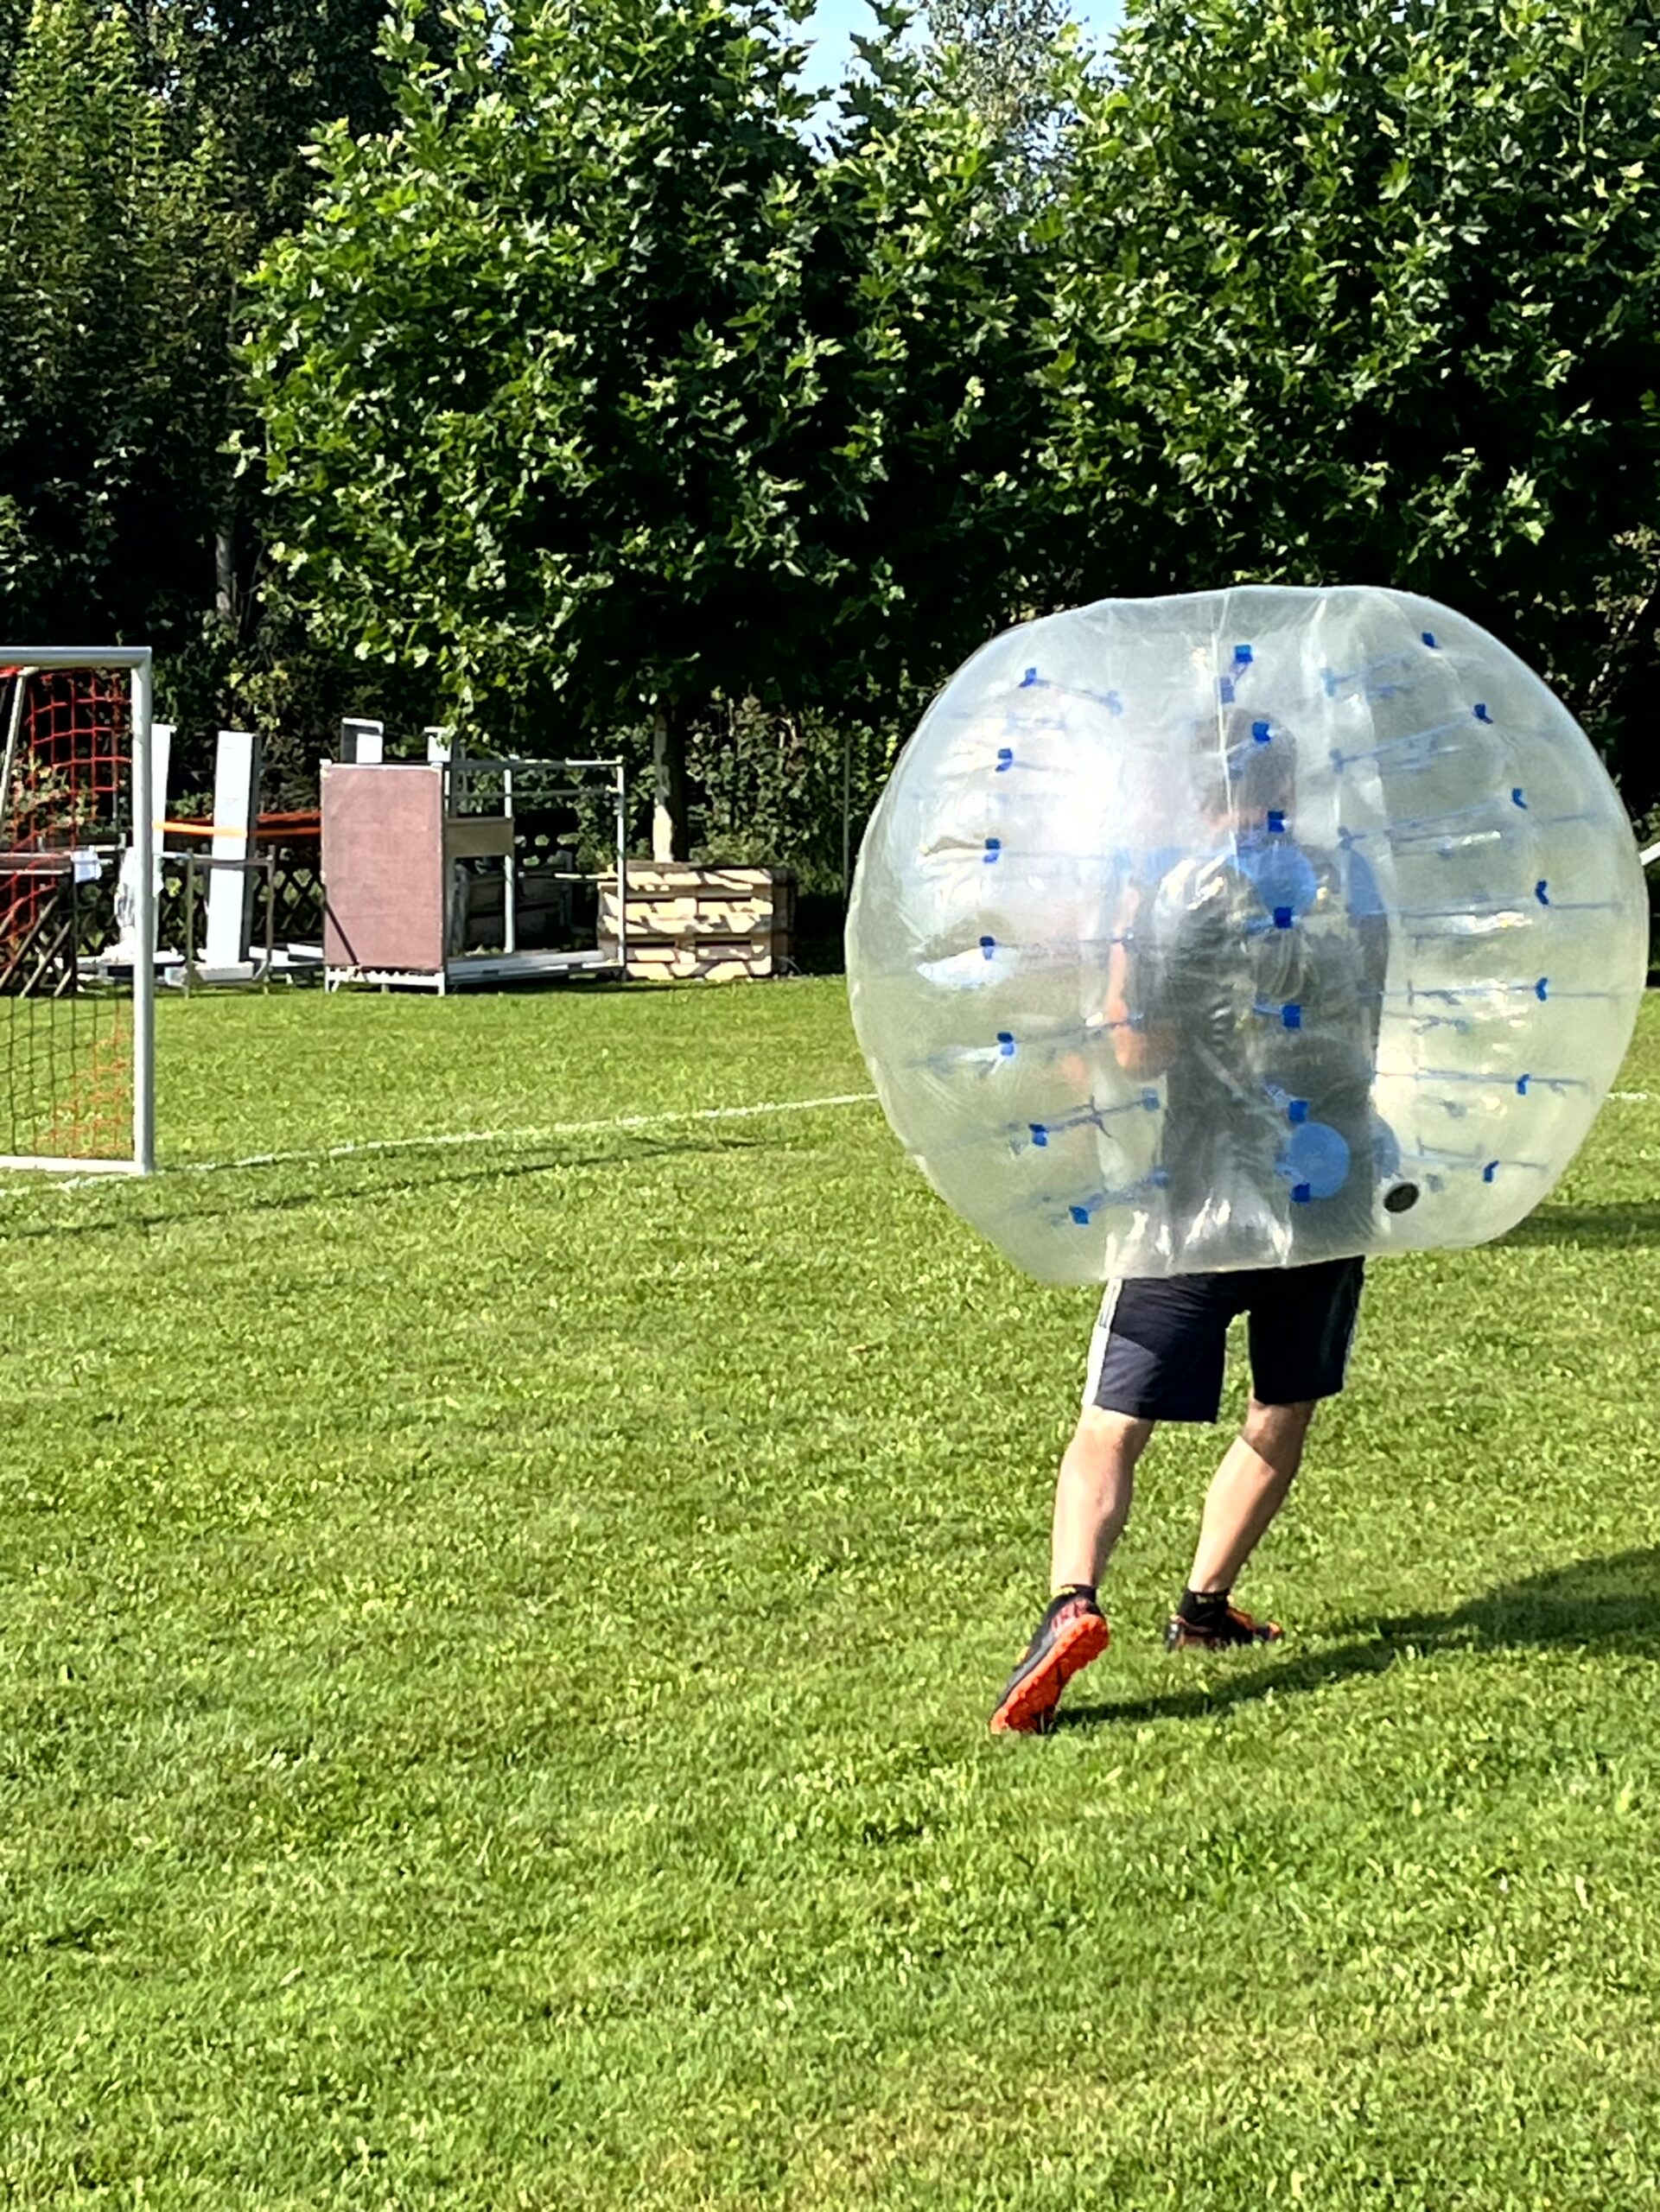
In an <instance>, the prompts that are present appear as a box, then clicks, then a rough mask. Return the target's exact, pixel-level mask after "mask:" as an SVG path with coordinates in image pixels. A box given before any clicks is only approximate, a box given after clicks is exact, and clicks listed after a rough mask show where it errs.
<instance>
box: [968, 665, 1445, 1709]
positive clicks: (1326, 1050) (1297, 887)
mask: <svg viewBox="0 0 1660 2212" xmlns="http://www.w3.org/2000/svg"><path fill="white" fill-rule="evenodd" d="M1296 762H1297V748H1296V743H1295V738H1294V733H1293V732H1291V731H1290V730H1289V729H1288V728H1285V727H1283V726H1282V725H1281V724H1279V723H1277V722H1275V721H1272V720H1267V719H1263V718H1262V717H1253V716H1252V715H1250V714H1247V713H1245V712H1243V711H1242V710H1240V709H1237V708H1231V709H1224V710H1223V711H1222V713H1221V715H1220V716H1219V718H1211V719H1207V720H1206V721H1205V722H1204V723H1203V724H1202V725H1200V726H1199V727H1198V728H1195V730H1194V732H1193V743H1192V746H1191V748H1190V762H1189V765H1190V769H1191V772H1192V775H1193V779H1194V780H1195V783H1196V785H1197V790H1196V794H1195V796H1196V799H1197V813H1198V817H1199V821H1200V823H1201V824H1202V825H1203V829H1202V834H1201V837H1200V838H1199V840H1198V841H1197V842H1196V843H1195V845H1194V846H1193V848H1190V849H1188V850H1187V851H1186V852H1185V853H1182V854H1179V855H1177V854H1171V853H1166V854H1164V855H1157V856H1155V857H1154V858H1153V859H1152V860H1151V861H1149V863H1148V868H1147V869H1146V871H1145V876H1144V880H1142V882H1140V883H1138V884H1136V885H1135V886H1133V887H1132V888H1131V890H1130V892H1129V896H1128V899H1127V900H1126V902H1125V906H1124V909H1123V913H1122V914H1121V917H1120V924H1119V926H1118V928H1117V929H1116V931H1115V932H1114V938H1115V942H1114V944H1113V945H1112V948H1111V950H1110V957H1109V963H1108V971H1107V992H1106V1002H1105V1004H1104V1006H1103V1020H1104V1022H1105V1024H1106V1026H1107V1027H1108V1029H1109V1031H1110V1034H1111V1036H1112V1039H1113V1040H1114V1050H1115V1052H1116V1058H1117V1059H1118V1061H1119V1064H1120V1065H1121V1066H1122V1067H1123V1070H1124V1071H1125V1072H1126V1074H1128V1075H1130V1076H1132V1077H1137V1078H1144V1079H1149V1080H1150V1079H1153V1078H1161V1080H1162V1083H1163V1086H1164V1116H1163V1137H1162V1145H1161V1154H1160V1160H1159V1173H1158V1174H1157V1175H1156V1177H1155V1178H1154V1183H1155V1185H1157V1186H1159V1187H1158V1192H1157V1195H1158V1199H1159V1202H1160V1203H1161V1205H1162V1207H1163V1210H1164V1223H1165V1232H1166V1236H1167V1239H1168V1241H1169V1244H1170V1248H1171V1249H1173V1250H1175V1251H1179V1252H1180V1255H1181V1256H1182V1258H1183V1260H1184V1261H1185V1262H1192V1263H1193V1271H1191V1272H1187V1273H1184V1274H1175V1275H1170V1276H1164V1277H1127V1278H1124V1279H1122V1280H1120V1281H1113V1282H1110V1283H1108V1285H1107V1286H1106V1290H1105V1294H1104V1296H1103V1300H1102V1304H1101V1311H1100V1315H1099V1318H1098V1319H1097V1323H1096V1326H1095V1331H1094V1334H1093V1337H1092V1339H1091V1351H1090V1361H1089V1371H1088V1380H1087V1383H1086V1386H1085V1390H1084V1406H1083V1409H1082V1412H1081V1413H1080V1415H1079V1418H1078V1426H1077V1428H1076V1430H1075V1432H1074V1434H1073V1436H1072V1441H1071V1443H1070V1444H1069V1446H1067V1449H1066V1452H1065V1456H1064V1457H1063V1459H1062V1461H1061V1465H1060V1472H1059V1479H1058V1482H1057V1484H1056V1491H1055V1507H1054V1521H1053V1550H1052V1559H1051V1566H1052V1580H1051V1588H1052V1592H1053V1594H1052V1598H1051V1601H1050V1604H1049V1606H1048V1608H1047V1610H1046V1611H1045V1613H1044V1615H1043V1617H1042V1618H1041V1619H1040V1622H1039V1624H1038V1627H1037V1629H1036V1630H1035V1632H1034V1635H1033V1637H1032V1638H1031V1640H1030V1642H1029V1643H1028V1644H1027V1649H1026V1650H1025V1652H1024V1653H1023V1654H1022V1656H1021V1660H1020V1662H1019V1663H1018V1665H1017V1666H1016V1667H1015V1669H1014V1673H1013V1674H1012V1675H1011V1676H1010V1677H1009V1680H1008V1683H1007V1684H1006V1685H1005V1687H1004V1688H1003V1691H1002V1695H1001V1696H1000V1697H999V1699H998V1700H997V1704H996V1706H995V1709H994V1711H993V1713H992V1716H991V1726H992V1729H993V1731H994V1732H1004V1731H1013V1732H1023V1733H1040V1732H1044V1731H1045V1730H1046V1729H1047V1728H1048V1727H1049V1726H1050V1725H1051V1724H1052V1722H1053V1717H1054V1713H1055V1710H1056V1707H1058V1705H1059V1700H1060V1696H1061V1693H1062V1691H1063V1689H1064V1688H1065V1684H1066V1683H1067V1681H1069V1680H1070V1679H1071V1678H1072V1675H1075V1674H1076V1673H1077V1672H1078V1669H1080V1668H1082V1667H1084V1666H1086V1665H1088V1663H1089V1662H1091V1660H1092V1659H1094V1658H1096V1657H1097V1656H1099V1655H1100V1654H1101V1653H1102V1652H1103V1651H1104V1650H1105V1649H1106V1648H1107V1644H1108V1642H1109V1630H1108V1624H1107V1621H1106V1618H1105V1616H1104V1614H1103V1611H1102V1610H1101V1606H1100V1604H1099V1601H1098V1599H1097V1585H1098V1583H1099V1580H1100V1578H1101V1575H1102V1573H1103V1571H1104V1569H1105V1567H1106V1564H1107V1561H1108V1560H1109V1559H1110V1556H1111V1554H1112V1550H1113V1548H1114V1546H1115V1545H1116V1542H1117V1540H1118V1537H1119V1535H1121V1533H1122V1531H1123V1527H1124V1523H1125V1521H1126V1520H1127V1518H1128V1516H1129V1506H1130V1497H1131V1491H1132V1486H1133V1482H1134V1477H1135V1466H1136V1463H1137V1461H1138V1460H1139V1459H1140V1458H1141V1455H1142V1452H1143V1451H1145V1449H1146V1448H1147V1445H1148V1440H1149V1439H1150V1438H1151V1436H1152V1434H1153V1431H1154V1426H1155V1425H1156V1424H1157V1423H1158V1422H1159V1421H1205V1422H1213V1421H1215V1420H1216V1419H1217V1417H1218V1412H1219V1409H1220V1404H1221V1393H1222V1383H1223V1370H1224V1353H1225V1344H1226V1337H1227V1332H1228V1327H1229V1324H1230V1323H1231V1321H1232V1319H1234V1318H1235V1316H1236V1315H1238V1314H1242V1313H1243V1315H1245V1316H1246V1318H1247V1325H1248V1331H1249V1349H1250V1370H1251V1386H1250V1402H1249V1404H1248V1407H1247V1409H1246V1414H1245V1418H1244V1421H1243V1425H1242V1427H1241V1429H1240V1432H1239V1434H1238V1435H1237V1437H1236V1438H1235V1440H1234V1441H1233V1442H1232V1444H1231V1446H1229V1448H1228V1450H1227V1452H1225V1453H1224V1456H1223V1459H1222V1461H1221V1464H1220V1465H1219V1466H1218V1469H1217V1471H1216V1473H1215V1476H1214V1477H1213V1478H1212V1483H1211V1485H1210V1488H1209V1491H1208V1492H1207V1493H1206V1496H1205V1505H1204V1510H1203V1514H1202V1516H1201V1521H1200V1528H1199V1542H1198V1547H1197V1549H1196V1551H1195V1554H1194V1557H1193V1567H1192V1570H1191V1572H1190V1573H1189V1575H1188V1580H1187V1586H1186V1589H1185V1590H1184V1591H1183V1592H1182V1594H1181V1597H1180V1600H1179V1602H1178V1604H1177V1605H1176V1607H1175V1609H1174V1611H1173V1613H1172V1614H1171V1616H1170V1618H1169V1620H1168V1622H1167V1625H1166V1629H1165V1643H1166V1648H1167V1649H1169V1650H1172V1651H1179V1650H1183V1649H1193V1648H1195V1647H1198V1648H1202V1649H1210V1650H1220V1649H1230V1648H1233V1647H1237V1646H1249V1645H1256V1644H1262V1643H1275V1642H1277V1641H1278V1640H1279V1639H1280V1637H1281V1634H1282V1630H1280V1628H1279V1626H1278V1625H1277V1624H1275V1622H1272V1621H1267V1620H1259V1619H1256V1618H1253V1616H1252V1615H1250V1613H1248V1612H1246V1611H1243V1609H1242V1608H1241V1607H1239V1606H1238V1605H1235V1604H1234V1602H1233V1598H1232V1591H1233V1586H1234V1583H1235V1581H1236V1580H1237V1577H1238V1575H1239V1573H1240V1572H1241V1571H1242V1569H1243V1567H1244V1564H1245V1562H1246V1560H1248V1559H1249V1558H1250V1554H1251V1553H1252V1552H1253V1550H1254V1549H1255V1548H1256V1545H1257V1543H1258V1541H1260V1539H1261V1538H1262V1535H1263V1533H1264V1531H1265V1530H1266V1529H1268V1527H1269V1523H1270V1522H1272V1521H1273V1519H1274V1517H1275V1514H1276V1513H1278V1511H1279V1510H1280V1508H1281V1506H1282V1504H1283V1503H1284V1502H1285V1499H1286V1497H1287V1495H1288V1491H1289V1490H1290V1487H1291V1484H1292V1481H1293V1478H1294V1476H1295V1474H1296V1471H1297V1468H1298V1465H1299V1464H1300V1462H1301V1457H1302V1452H1303V1446H1304V1443H1305V1440H1306V1439H1307V1433H1308V1428H1309V1425H1310V1423H1311V1421H1313V1415H1314V1410H1315V1408H1316V1407H1317V1405H1318V1404H1319V1402H1320V1400H1321V1399H1322V1398H1327V1397H1331V1396H1332V1395H1334V1394H1335V1393H1336V1392H1337V1391H1339V1390H1340V1389H1342V1387H1343V1382H1344V1376H1345V1368H1346V1365H1347V1361H1348V1355H1349V1348H1350V1344H1351V1343H1352V1338H1353V1334H1354V1328H1355V1322H1356V1318H1357V1315H1358V1311H1359V1304H1360V1294H1361V1287H1362V1281H1363V1277H1364V1260H1363V1259H1362V1258H1361V1257H1359V1256H1358V1254H1359V1252H1360V1251H1361V1250H1362V1249H1364V1246H1365V1244H1366V1243H1367V1242H1368V1239H1369V1234H1370V1231H1371V1224H1372V1219H1373V1214H1372V1209H1373V1207H1374V1205H1377V1204H1378V1203H1380V1202H1381V1203H1382V1204H1383V1205H1386V1206H1388V1207H1389V1208H1390V1210H1391V1211H1396V1210H1398V1209H1399V1208H1400V1207H1401V1205H1402V1204H1406V1205H1409V1204H1410V1203H1411V1202H1412V1198H1413V1197H1414V1196H1415V1192H1413V1191H1412V1186H1411V1185H1407V1184H1403V1183H1401V1182H1399V1181H1398V1180H1395V1179H1392V1167H1393V1162H1392V1161H1391V1160H1390V1158H1389V1157H1388V1139H1387V1134H1386V1132H1384V1131H1383V1130H1382V1128H1381V1127H1380V1125H1379V1124H1378V1123H1377V1121H1376V1119H1375V1116H1374V1114H1373V1109H1372V1101H1371V1093H1372V1087H1373V1083H1374V1080H1375V1074H1376V1066H1377V1035H1378V1025H1379V1017H1380V1011H1381V1003H1382V998H1383V988H1384V982H1385V975H1386V971H1387V968H1388V963H1389V939H1390V930H1389V922H1388V918H1387V915H1386V912H1385V910H1384V907H1383V901H1382V899H1381V898H1380V896H1379V893H1378V889H1377V883H1376V881H1375V880H1374V878H1373V876H1372V874H1371V869H1370V868H1367V867H1366V865H1365V863H1364V861H1362V860H1361V858H1360V856H1359V855H1358V854H1357V853H1355V852H1354V851H1353V850H1352V849H1350V850H1347V851H1339V850H1336V849H1331V848H1329V847H1326V846H1324V845H1321V844H1320V843H1319V842H1310V841H1307V840H1305V839H1304V838H1302V837H1301V836H1299V834H1298V828H1297V810H1296V801H1297V772H1296ZM1242 1232H1243V1233H1242ZM1252 1236H1256V1237H1259V1238H1260V1240H1261V1243H1262V1249H1269V1250H1272V1251H1274V1252H1275V1253H1276V1254H1278V1255H1280V1261H1281V1263H1280V1264H1279V1265H1277V1266H1275V1267H1269V1268H1244V1269H1240V1268H1233V1269H1227V1270H1217V1271H1207V1270H1206V1269H1205V1265H1204V1262H1205V1255H1206V1254H1207V1252H1210V1253H1215V1254H1217V1255H1220V1253H1221V1252H1222V1251H1223V1250H1224V1249H1225V1248H1226V1247H1227V1246H1228V1245H1229V1244H1232V1246H1233V1248H1234V1249H1239V1247H1240V1245H1241V1244H1242V1243H1245V1242H1247V1241H1248V1239H1249V1238H1250V1237H1252Z"/></svg>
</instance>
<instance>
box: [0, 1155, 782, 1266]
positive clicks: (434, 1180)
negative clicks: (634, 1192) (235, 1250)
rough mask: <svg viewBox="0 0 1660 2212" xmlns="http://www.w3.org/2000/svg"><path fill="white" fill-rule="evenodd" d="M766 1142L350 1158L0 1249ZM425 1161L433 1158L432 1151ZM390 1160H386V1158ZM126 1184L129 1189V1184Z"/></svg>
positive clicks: (4, 1226)
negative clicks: (303, 1178) (268, 1186)
mask: <svg viewBox="0 0 1660 2212" xmlns="http://www.w3.org/2000/svg"><path fill="white" fill-rule="evenodd" d="M766 1141H767V1140H766V1138H765V1137H756V1136H721V1137H675V1138H666V1139H661V1140H659V1139H655V1138H644V1137H624V1138H622V1139H620V1141H618V1142H617V1143H616V1144H615V1145H614V1146H609V1147H607V1148H606V1149H605V1150H604V1151H602V1152H600V1151H592V1150H590V1151H588V1152H581V1153H578V1152H569V1151H565V1152H561V1151H558V1150H555V1149H552V1148H550V1147H546V1146H538V1147H535V1148H534V1150H533V1153H532V1154H531V1156H529V1157H527V1156H525V1149H526V1148H524V1147H520V1148H519V1149H518V1154H517V1156H516V1157H515V1158H513V1159H512V1160H501V1159H499V1158H498V1159H497V1160H495V1162H494V1163H493V1164H491V1163H490V1162H488V1161H487V1160H478V1161H477V1163H476V1164H475V1165H473V1166H466V1167H461V1166H448V1165H439V1164H438V1163H436V1162H435V1163H434V1166H433V1171H432V1172H431V1173H428V1174H422V1173H415V1172H411V1168H410V1162H409V1161H408V1160H407V1159H405V1160H400V1161H399V1162H398V1168H397V1171H396V1172H394V1173H384V1172H383V1173H379V1174H375V1173H364V1172H363V1171H364V1169H365V1168H366V1166H370V1164H371V1162H372V1158H373V1155H367V1156H366V1155H365V1154H357V1155H355V1156H353V1155H350V1154H347V1155H344V1156H342V1157H341V1158H340V1159H339V1160H337V1161H335V1162H334V1166H336V1167H344V1168H347V1169H352V1168H355V1169H357V1170H358V1173H357V1176H356V1179H355V1180H353V1181H350V1182H347V1181H344V1180H342V1179H340V1177H339V1176H338V1175H331V1176H330V1177H329V1178H328V1180H327V1181H326V1182H320V1183H315V1184H310V1185H307V1187H306V1188H304V1189H303V1190H297V1191H296V1190H294V1189H291V1188H290V1189H289V1190H285V1191H275V1192H258V1193H256V1194H255V1195H254V1196H253V1197H251V1198H237V1197H231V1196H228V1195H227V1196H226V1197H225V1198H221V1199H220V1200H219V1203H218V1204H217V1205H214V1204H212V1203H209V1202H208V1201H209V1199H210V1198H211V1195H212V1193H211V1192H210V1189H209V1187H208V1185H209V1182H210V1179H209V1178H208V1177H207V1176H204V1177H203V1178H202V1179H201V1180H200V1182H197V1184H196V1188H197V1190H198V1191H200V1193H201V1197H202V1199H203V1201H204V1202H203V1203H202V1204H201V1205H190V1206H183V1205H179V1206H173V1207H171V1208H162V1209H158V1210H157V1211H154V1212H150V1211H144V1212H142V1213H137V1212H130V1211H122V1212H120V1213H114V1214H110V1215H107V1216H106V1217H105V1218H104V1219H102V1220H91V1221H88V1220H85V1219H80V1220H76V1221H75V1222H73V1224H68V1223H66V1222H63V1221H46V1222H41V1221H37V1222H29V1223H28V1224H24V1225H22V1227H18V1228H13V1227H12V1226H11V1225H10V1224H8V1223H6V1222H3V1221H0V1246H3V1245H6V1244H13V1243H16V1244H21V1243H28V1242H29V1240H30V1239H31V1238H35V1237H53V1238H58V1239H62V1238H64V1237H66V1236H67V1237H71V1238H73V1242H74V1243H77V1244H80V1243H86V1241H87V1240H88V1239H89V1238H91V1237H97V1236H151V1235H153V1234H154V1233H155V1231H156V1230H159V1229H175V1228H179V1227H181V1226H183V1225H185V1224H189V1223H194V1222H205V1221H225V1220H228V1219H230V1218H232V1217H236V1218H237V1219H241V1218H242V1217H244V1216H245V1215H248V1214H263V1213H300V1212H303V1211H304V1210H305V1209H306V1208H307V1207H308V1206H319V1205H327V1206H329V1207H331V1208H332V1207H337V1206H349V1205H356V1204H359V1202H361V1203H366V1204H370V1205H381V1204H384V1203H385V1201H386V1200H387V1199H388V1198H411V1197H414V1196H415V1195H417V1193H418V1192H422V1191H436V1190H443V1189H446V1188H448V1189H454V1188H464V1187H465V1186H467V1185H469V1184H480V1183H511V1182H514V1181H517V1180H518V1179H522V1178H524V1177H525V1176H530V1175H557V1174H563V1173H569V1171H570V1170H572V1169H575V1168H584V1167H636V1166H639V1164H640V1163H641V1162H642V1161H643V1160H666V1159H670V1158H672V1157H675V1156H677V1155H680V1154H699V1153H701V1154H732V1153H735V1152H748V1151H754V1150H759V1149H760V1148H762V1147H764V1146H765V1145H766ZM485 1149H486V1147H484V1146H482V1145H481V1146H480V1147H479V1150H480V1152H483V1151H484V1150H485ZM427 1156H428V1157H429V1158H431V1155H430V1154H428V1155H427ZM384 1157H385V1155H383V1158H384ZM305 1164H306V1165H308V1166H316V1165H319V1164H321V1163H317V1162H307V1163H305ZM283 1165H284V1163H283V1162H281V1161H277V1162H273V1163H272V1164H271V1167H270V1168H267V1167H265V1166H263V1165H262V1166H258V1167H256V1168H250V1169H245V1170H239V1171H235V1172H238V1173H271V1172H273V1171H274V1170H277V1169H280V1168H281V1167H282V1166H283ZM173 1172H174V1174H175V1176H176V1177H178V1178H180V1179H183V1178H184V1177H187V1176H190V1175H191V1173H192V1171H191V1170H190V1169H188V1168H182V1169H177V1170H175V1171H173ZM227 1172H232V1171H227ZM164 1180H165V1179H164ZM128 1187H129V1188H130V1185H129V1186H128ZM150 1187H152V1188H157V1187H158V1186H157V1185H151V1186H150ZM175 1187H176V1185H175Z"/></svg>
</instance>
